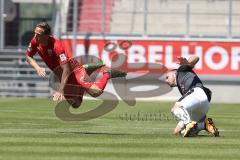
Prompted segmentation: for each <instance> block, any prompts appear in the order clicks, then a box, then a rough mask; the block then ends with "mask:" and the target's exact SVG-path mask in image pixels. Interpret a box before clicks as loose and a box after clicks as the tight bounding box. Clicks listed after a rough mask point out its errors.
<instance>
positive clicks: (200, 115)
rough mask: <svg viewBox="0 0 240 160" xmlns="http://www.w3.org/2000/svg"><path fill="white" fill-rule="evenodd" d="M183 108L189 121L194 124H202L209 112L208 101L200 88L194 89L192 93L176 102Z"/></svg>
mask: <svg viewBox="0 0 240 160" xmlns="http://www.w3.org/2000/svg"><path fill="white" fill-rule="evenodd" d="M177 103H178V104H180V105H181V106H182V107H184V108H185V109H186V110H187V111H188V113H189V116H190V119H191V120H193V121H196V122H202V121H203V120H204V117H205V116H206V114H207V112H208V110H209V101H208V98H207V95H206V93H205V92H204V91H203V89H202V88H200V87H196V88H194V89H193V92H190V93H189V94H188V95H187V96H185V97H184V98H183V99H181V100H180V101H178V102H177Z"/></svg>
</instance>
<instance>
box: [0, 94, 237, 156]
mask: <svg viewBox="0 0 240 160" xmlns="http://www.w3.org/2000/svg"><path fill="white" fill-rule="evenodd" d="M99 103H100V102H99V101H84V103H83V104H82V106H81V107H80V108H79V109H77V110H72V112H75V113H76V114H77V113H80V112H84V111H86V110H91V109H92V108H95V107H94V106H96V105H97V104H99ZM171 105H173V103H172V102H169V103H167V102H138V103H137V105H136V106H133V107H130V106H128V105H126V104H125V103H124V102H120V103H119V105H118V106H117V107H116V109H114V110H113V111H112V112H109V113H108V114H106V115H104V116H102V117H99V118H97V119H93V120H89V121H73V122H66V121H62V120H60V119H59V118H57V117H56V115H55V112H54V109H55V104H54V103H52V102H51V101H50V100H48V99H34V98H32V99H30V98H1V99H0V159H3V160H8V159H12V160H16V159H18V160H29V159H34V160H38V159H46V160H55V159H56V160H62V159H66V160H75V159H76V160H79V159H87V160H91V159H97V160H100V159H104V160H106V159H109V160H116V159H136V160H139V159H144V160H145V159H168V160H177V159H179V160H180V159H195V160H200V159H204V158H206V159H208V160H209V159H216V160H219V159H224V160H226V159H228V160H233V159H236V160H237V159H239V157H240V152H239V147H240V138H239V135H240V129H239V126H240V116H239V114H240V107H239V106H238V104H231V105H229V104H212V106H211V109H210V111H209V116H210V117H212V118H213V119H214V120H215V122H216V125H217V127H219V129H220V131H221V132H220V134H221V137H219V138H214V137H210V136H208V135H207V134H206V133H204V132H201V133H200V136H198V137H194V138H182V137H177V136H174V135H172V131H173V128H174V127H175V125H176V121H175V120H174V119H173V118H172V116H171V114H170V113H169V110H170V107H171Z"/></svg>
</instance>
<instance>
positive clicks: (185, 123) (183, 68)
mask: <svg viewBox="0 0 240 160" xmlns="http://www.w3.org/2000/svg"><path fill="white" fill-rule="evenodd" d="M178 60H179V62H178V63H179V65H180V66H179V68H178V69H175V70H170V71H168V72H167V74H166V82H167V84H168V85H169V86H170V87H178V89H179V91H180V93H181V95H182V97H181V98H180V99H179V100H178V101H177V102H176V103H175V105H174V106H173V108H172V109H171V112H172V113H173V114H174V115H175V116H176V117H177V118H178V119H179V122H178V124H177V126H176V128H175V130H174V134H176V135H179V134H180V135H182V136H183V137H190V136H196V135H197V134H198V132H199V131H201V130H206V131H207V132H208V133H209V134H211V135H212V136H215V137H217V136H219V131H218V129H217V128H216V127H215V125H214V123H213V121H212V119H211V118H207V116H206V115H207V112H208V110H209V104H210V101H211V91H210V90H209V89H208V88H206V87H204V86H203V83H202V81H201V80H200V79H199V77H198V76H197V75H196V73H195V72H194V71H193V68H194V66H195V64H196V63H197V62H198V61H199V57H197V56H191V57H190V58H189V59H186V58H184V57H178Z"/></svg>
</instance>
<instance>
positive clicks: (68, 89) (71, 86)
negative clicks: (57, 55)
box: [64, 66, 93, 98]
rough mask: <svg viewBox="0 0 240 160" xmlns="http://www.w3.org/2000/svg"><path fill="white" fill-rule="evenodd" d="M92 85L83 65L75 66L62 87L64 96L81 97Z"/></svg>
mask: <svg viewBox="0 0 240 160" xmlns="http://www.w3.org/2000/svg"><path fill="white" fill-rule="evenodd" d="M92 85H93V82H92V81H91V78H90V77H89V75H88V74H87V72H86V70H85V68H84V67H82V66H81V67H77V68H75V69H74V70H73V71H72V73H71V74H70V76H69V77H68V81H67V84H66V86H65V88H64V96H65V98H67V97H74V96H75V97H82V96H83V94H84V92H85V91H86V90H87V89H89V88H90V87H91V86H92Z"/></svg>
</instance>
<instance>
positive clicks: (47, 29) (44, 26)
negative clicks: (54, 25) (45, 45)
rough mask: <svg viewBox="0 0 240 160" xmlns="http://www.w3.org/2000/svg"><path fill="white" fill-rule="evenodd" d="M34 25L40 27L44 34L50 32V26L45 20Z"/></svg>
mask: <svg viewBox="0 0 240 160" xmlns="http://www.w3.org/2000/svg"><path fill="white" fill-rule="evenodd" d="M36 27H39V28H42V29H43V30H44V34H47V35H50V34H51V27H50V26H49V24H48V23H47V22H40V23H38V24H37V26H36Z"/></svg>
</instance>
